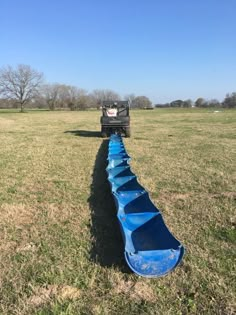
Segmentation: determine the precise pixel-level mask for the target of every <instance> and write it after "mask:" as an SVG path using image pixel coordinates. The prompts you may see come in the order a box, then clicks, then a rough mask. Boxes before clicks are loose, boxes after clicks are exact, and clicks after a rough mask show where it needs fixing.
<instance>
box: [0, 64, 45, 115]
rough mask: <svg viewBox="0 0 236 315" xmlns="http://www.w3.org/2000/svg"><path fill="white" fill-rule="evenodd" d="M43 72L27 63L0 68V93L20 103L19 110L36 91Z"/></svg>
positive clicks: (22, 109)
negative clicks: (14, 66)
mask: <svg viewBox="0 0 236 315" xmlns="http://www.w3.org/2000/svg"><path fill="white" fill-rule="evenodd" d="M42 80H43V74H42V73H40V72H38V71H36V70H34V69H32V68H31V67H30V66H28V65H18V66H17V67H16V68H15V69H14V68H12V67H11V66H7V67H3V68H1V69H0V94H1V95H3V96H4V97H6V98H7V99H13V100H15V101H16V102H17V103H19V104H20V108H21V112H23V111H24V107H25V104H27V103H29V102H30V101H31V100H32V99H33V98H34V97H35V96H36V95H37V93H38V90H39V87H40V85H41V84H42Z"/></svg>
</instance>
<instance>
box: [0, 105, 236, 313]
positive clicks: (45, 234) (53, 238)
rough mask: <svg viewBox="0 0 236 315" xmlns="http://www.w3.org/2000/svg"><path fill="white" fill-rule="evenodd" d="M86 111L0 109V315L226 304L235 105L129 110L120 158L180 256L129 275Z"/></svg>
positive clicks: (231, 283) (101, 150) (91, 116)
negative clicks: (149, 275)
mask: <svg viewBox="0 0 236 315" xmlns="http://www.w3.org/2000/svg"><path fill="white" fill-rule="evenodd" d="M99 115H100V113H99V112H97V111H94V112H93V111H91V112H48V111H30V112H28V113H25V114H19V113H16V112H15V113H14V112H8V111H0V145H1V147H0V240H1V242H0V249H1V251H0V314H4V315H7V314H20V315H23V314H40V315H47V314H76V315H77V314H86V315H88V314H129V315H131V314H161V315H162V314H165V315H166V314H173V315H176V314H179V315H180V314H233V313H234V311H236V309H235V296H236V292H235V288H236V283H235V278H236V277H235V276H236V270H235V269H236V267H235V258H236V253H235V245H236V233H235V225H236V218H235V205H236V203H235V199H236V193H235V185H236V183H235V179H236V174H235V148H236V128H235V127H236V111H233V110H225V111H223V112H214V110H197V109H189V110H184V109H183V110H181V109H178V110H177V109H176V110H175V109H165V110H164V109H159V110H154V111H131V119H132V122H131V132H132V137H131V138H130V139H125V140H124V141H125V145H126V148H127V151H128V152H129V154H130V155H131V157H132V163H131V167H132V170H133V171H134V173H135V174H136V175H137V176H138V179H139V182H140V183H141V184H142V185H143V186H144V187H145V188H146V189H147V190H148V191H149V192H150V196H151V199H152V201H153V202H154V203H155V205H156V206H158V207H159V208H160V210H161V211H162V214H163V217H164V220H165V222H166V224H167V226H168V227H169V228H170V230H171V231H172V233H173V234H174V235H175V236H176V237H177V238H178V239H179V240H180V241H181V242H182V243H183V244H184V246H185V247H186V255H185V257H184V259H183V263H182V264H181V265H180V266H179V267H178V268H177V269H176V270H175V271H174V272H173V273H171V274H169V275H168V276H166V277H164V278H159V279H144V278H141V277H138V276H136V275H134V274H133V273H131V272H130V271H129V269H128V267H127V266H126V264H125V262H124V258H123V243H122V239H121V236H120V231H119V227H118V223H117V220H116V217H115V213H116V210H115V206H114V202H113V199H112V197H111V194H110V189H109V186H108V183H107V181H106V173H105V167H106V160H105V159H106V153H107V144H108V141H107V140H102V139H101V138H100V135H99V130H100V125H99Z"/></svg>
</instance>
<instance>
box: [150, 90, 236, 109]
mask: <svg viewBox="0 0 236 315" xmlns="http://www.w3.org/2000/svg"><path fill="white" fill-rule="evenodd" d="M155 107H156V108H165V107H182V108H184V107H185V108H188V107H198V108H210V107H216V108H220V107H222V108H235V107H236V93H235V92H233V93H231V94H226V96H225V98H224V100H223V101H222V102H220V101H218V100H217V99H211V100H206V99H204V98H203V97H199V98H197V100H196V101H195V102H193V101H192V100H190V99H189V100H185V101H183V100H175V101H172V102H170V103H165V104H156V105H155Z"/></svg>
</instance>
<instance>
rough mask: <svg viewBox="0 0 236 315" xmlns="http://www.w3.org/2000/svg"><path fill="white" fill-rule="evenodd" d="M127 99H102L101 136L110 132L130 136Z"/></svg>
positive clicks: (108, 134) (104, 136) (105, 135)
mask: <svg viewBox="0 0 236 315" xmlns="http://www.w3.org/2000/svg"><path fill="white" fill-rule="evenodd" d="M129 107H130V106H129V102H128V101H103V102H102V116H101V134H102V137H103V138H106V137H107V136H110V135H111V134H120V135H124V136H125V137H130V116H129Z"/></svg>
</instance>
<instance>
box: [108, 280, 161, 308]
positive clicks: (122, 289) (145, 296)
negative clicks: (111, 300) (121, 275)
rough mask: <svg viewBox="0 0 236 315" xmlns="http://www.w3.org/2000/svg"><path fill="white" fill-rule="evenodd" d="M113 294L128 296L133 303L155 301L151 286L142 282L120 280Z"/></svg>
mask: <svg viewBox="0 0 236 315" xmlns="http://www.w3.org/2000/svg"><path fill="white" fill-rule="evenodd" d="M114 293H116V294H121V293H122V294H125V295H129V297H130V298H131V299H133V300H135V301H139V300H145V301H147V302H152V303H154V302H155V301H156V295H155V293H154V291H153V289H152V288H151V286H150V285H149V284H148V283H145V282H142V281H139V282H136V283H133V282H132V281H123V280H121V281H120V282H119V284H117V285H116V287H115V288H114Z"/></svg>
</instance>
